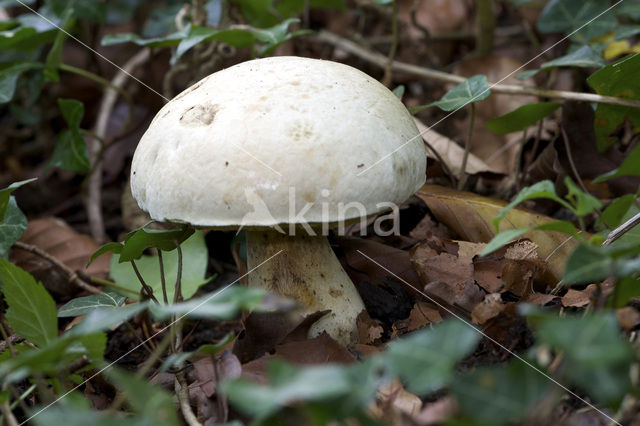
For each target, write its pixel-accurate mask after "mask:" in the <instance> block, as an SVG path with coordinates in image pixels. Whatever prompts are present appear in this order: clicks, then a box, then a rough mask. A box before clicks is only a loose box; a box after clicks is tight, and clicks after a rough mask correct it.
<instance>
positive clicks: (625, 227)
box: [602, 213, 640, 246]
mask: <svg viewBox="0 0 640 426" xmlns="http://www.w3.org/2000/svg"><path fill="white" fill-rule="evenodd" d="M639 223H640V213H638V214H636V215H635V216H633V217H632V218H631V219H629V220H628V221H626V222H625V223H623V224H622V225H620V226H618V227H617V228H616V229H614V230H613V231H611V232H610V233H609V236H607V239H606V240H604V243H602V245H603V246H608V245H609V244H611V243H612V242H614V241H615V240H617V239H618V238H620V237H622V236H623V235H624V234H626V233H627V232H629V231H630V230H631V229H632V228H633V227H634V226H636V225H637V224H639Z"/></svg>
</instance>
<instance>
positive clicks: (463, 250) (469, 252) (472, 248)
mask: <svg viewBox="0 0 640 426" xmlns="http://www.w3.org/2000/svg"><path fill="white" fill-rule="evenodd" d="M456 243H458V256H460V257H468V258H469V259H473V258H474V256H476V255H478V254H480V252H481V251H482V250H484V248H485V247H486V244H485V243H470V242H468V241H456Z"/></svg>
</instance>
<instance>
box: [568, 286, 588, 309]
mask: <svg viewBox="0 0 640 426" xmlns="http://www.w3.org/2000/svg"><path fill="white" fill-rule="evenodd" d="M561 300H562V306H564V307H565V308H581V307H583V306H587V305H588V304H589V303H590V301H591V293H590V292H589V291H587V289H584V290H574V289H572V288H570V289H569V290H567V294H565V295H564V296H562V299H561Z"/></svg>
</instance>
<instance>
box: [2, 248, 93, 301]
mask: <svg viewBox="0 0 640 426" xmlns="http://www.w3.org/2000/svg"><path fill="white" fill-rule="evenodd" d="M13 247H15V248H19V249H20V250H24V251H28V252H29V253H33V254H35V255H37V256H40V257H41V258H43V259H45V260H47V261H48V262H49V263H51V264H52V265H53V266H55V267H56V268H58V269H59V270H60V271H62V272H63V273H64V274H65V275H67V277H68V279H69V282H70V283H72V284H73V285H75V286H77V287H79V288H81V289H83V290H85V291H88V292H89V293H93V294H102V293H103V291H102V290H100V289H99V288H97V287H94V286H92V285H91V284H88V283H86V282H84V281H82V280H81V279H80V278H79V277H78V274H76V273H75V271H73V270H72V269H71V268H69V267H68V266H67V265H65V264H64V263H62V262H61V261H59V260H58V259H56V258H55V257H53V256H51V255H50V254H49V253H47V252H46V251H44V250H42V249H40V248H38V247H36V246H33V245H31V244H26V243H23V242H22V241H16V242H15V243H14V244H13Z"/></svg>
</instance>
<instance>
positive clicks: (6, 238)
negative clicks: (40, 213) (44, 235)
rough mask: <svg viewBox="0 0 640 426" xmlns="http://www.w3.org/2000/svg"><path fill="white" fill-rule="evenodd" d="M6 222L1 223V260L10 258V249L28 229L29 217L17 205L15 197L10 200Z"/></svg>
mask: <svg viewBox="0 0 640 426" xmlns="http://www.w3.org/2000/svg"><path fill="white" fill-rule="evenodd" d="M5 213H6V214H5V216H4V220H2V221H0V258H4V259H7V258H8V257H9V249H10V248H11V246H12V245H13V244H14V243H15V242H16V241H18V240H19V239H20V237H21V236H22V234H24V231H25V230H26V229H27V217H26V216H25V215H24V213H22V210H20V208H19V207H18V205H17V204H16V200H15V198H14V197H10V198H9V205H8V206H7V209H6V211H5Z"/></svg>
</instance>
